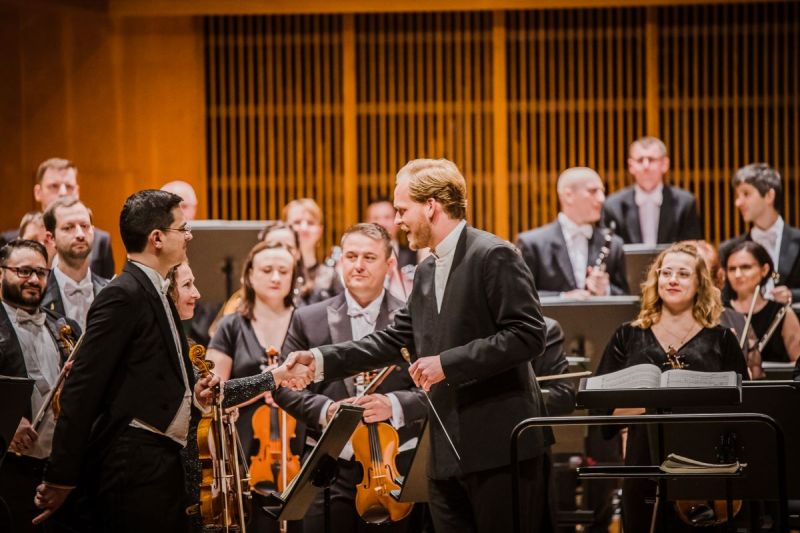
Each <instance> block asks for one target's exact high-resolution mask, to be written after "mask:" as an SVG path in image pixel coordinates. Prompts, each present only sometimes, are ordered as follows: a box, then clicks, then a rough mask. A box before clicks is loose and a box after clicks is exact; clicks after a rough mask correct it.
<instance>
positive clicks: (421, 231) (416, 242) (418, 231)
mask: <svg viewBox="0 0 800 533" xmlns="http://www.w3.org/2000/svg"><path fill="white" fill-rule="evenodd" d="M409 229H410V228H409ZM430 242H431V225H430V223H429V222H428V221H427V220H425V219H424V218H423V219H420V220H419V225H418V226H417V227H416V228H414V231H413V232H410V233H409V234H408V247H409V248H411V249H412V250H414V251H417V250H421V249H423V248H427V247H428V246H430Z"/></svg>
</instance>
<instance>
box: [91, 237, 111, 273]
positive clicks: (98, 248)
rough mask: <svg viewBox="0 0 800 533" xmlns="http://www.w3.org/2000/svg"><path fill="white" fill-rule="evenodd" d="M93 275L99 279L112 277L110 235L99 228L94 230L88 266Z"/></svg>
mask: <svg viewBox="0 0 800 533" xmlns="http://www.w3.org/2000/svg"><path fill="white" fill-rule="evenodd" d="M89 268H91V269H92V273H93V274H97V275H98V276H100V277H101V278H105V279H111V278H113V277H114V274H116V272H114V252H112V251H111V235H109V234H108V232H107V231H103V230H101V229H100V228H94V242H93V243H92V262H91V264H90V265H89Z"/></svg>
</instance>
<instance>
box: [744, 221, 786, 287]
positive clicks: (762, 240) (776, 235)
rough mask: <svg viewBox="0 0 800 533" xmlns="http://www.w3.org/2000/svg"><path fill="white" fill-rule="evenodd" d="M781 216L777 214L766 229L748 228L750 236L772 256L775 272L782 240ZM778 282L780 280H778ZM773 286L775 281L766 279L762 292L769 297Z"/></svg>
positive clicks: (782, 223)
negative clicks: (776, 217) (775, 218)
mask: <svg viewBox="0 0 800 533" xmlns="http://www.w3.org/2000/svg"><path fill="white" fill-rule="evenodd" d="M783 225H784V222H783V217H782V216H780V215H778V219H777V220H776V221H775V222H774V223H773V224H772V226H770V227H768V228H767V229H761V228H758V227H756V226H753V227H752V228H750V238H751V239H753V241H754V242H757V243H758V244H760V245H761V246H763V247H764V249H765V250H766V251H767V253H769V256H770V257H771V258H772V265H773V266H774V269H775V272H777V271H778V261H780V258H781V241H782V240H783ZM778 283H780V281H778ZM774 288H775V282H774V281H773V279H772V278H770V279H768V280H767V283H766V284H765V285H764V289H765V290H764V294H765V296H767V297H769V296H770V295H771V294H772V289H774Z"/></svg>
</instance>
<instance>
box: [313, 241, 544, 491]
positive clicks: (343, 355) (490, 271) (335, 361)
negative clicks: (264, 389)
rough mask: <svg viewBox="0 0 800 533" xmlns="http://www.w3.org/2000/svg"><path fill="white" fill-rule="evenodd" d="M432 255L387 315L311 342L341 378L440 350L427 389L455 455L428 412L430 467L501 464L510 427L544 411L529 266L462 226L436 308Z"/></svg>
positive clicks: (436, 470) (506, 460)
mask: <svg viewBox="0 0 800 533" xmlns="http://www.w3.org/2000/svg"><path fill="white" fill-rule="evenodd" d="M434 271H435V264H434V258H433V257H429V258H427V259H426V260H425V261H423V262H422V263H421V264H419V265H418V266H417V271H416V275H415V281H414V288H413V290H412V291H411V296H410V297H409V300H408V302H407V304H406V307H404V308H403V309H401V310H400V311H398V312H397V314H396V315H395V318H394V322H393V323H392V325H391V326H389V327H388V328H387V329H385V330H383V331H377V332H375V333H373V334H371V335H368V336H367V337H364V338H363V339H361V340H360V341H350V342H345V343H340V344H336V345H333V346H324V347H321V348H320V351H321V352H322V354H323V356H324V369H323V371H324V375H325V379H332V378H340V377H343V376H348V375H352V374H355V373H357V372H360V371H363V370H368V369H371V368H382V367H384V366H386V365H387V364H390V363H392V364H399V363H401V362H402V361H403V359H402V358H401V355H400V348H402V347H404V346H405V347H407V348H408V350H409V351H410V352H411V354H412V357H413V358H415V359H416V358H417V357H418V356H428V355H437V354H438V355H440V356H441V362H442V367H443V369H444V373H445V376H446V377H445V380H444V381H443V382H441V383H437V384H436V385H434V386H433V387H432V388H431V392H430V397H431V399H432V401H433V403H434V405H435V406H436V410H437V412H438V413H439V415H441V417H442V419H443V422H444V424H445V426H446V427H447V432H448V434H449V435H450V436H451V437H452V438H453V440H454V442H455V446H456V447H457V449H458V450H459V454H460V456H461V463H460V464H459V463H458V461H457V460H456V458H455V455H454V454H453V453H452V451H451V450H450V447H449V445H448V444H447V440H446V438H445V436H444V434H443V432H442V430H441V427H440V426H439V424H438V422H436V421H435V417H434V416H433V415H432V414H431V415H429V416H428V419H429V420H430V421H431V422H430V428H431V449H432V451H431V453H432V457H431V460H430V461H428V467H429V471H428V474H429V476H431V477H433V478H435V479H446V478H449V477H451V476H457V475H461V474H467V473H472V472H478V471H484V470H489V469H492V468H496V467H501V466H506V465H508V464H510V436H511V431H512V430H513V429H514V426H515V425H516V424H517V423H519V422H520V421H521V420H524V419H526V418H529V417H533V416H540V415H542V413H543V412H544V408H543V400H542V395H541V391H540V390H539V387H538V385H537V383H536V381H535V380H534V379H533V370H532V368H531V364H530V363H531V361H532V360H534V359H535V358H537V357H539V356H540V355H541V354H542V351H543V349H544V322H543V320H542V314H541V310H540V306H539V299H538V297H537V295H536V289H535V288H534V285H533V278H532V276H531V273H530V271H529V270H528V269H527V268H526V267H525V264H524V263H523V261H522V258H521V257H520V256H519V255H518V254H517V252H516V251H515V250H514V248H513V247H511V246H509V244H508V243H507V242H506V241H503V240H501V239H499V238H498V237H496V236H495V235H492V234H490V233H486V232H484V231H480V230H477V229H474V228H471V227H466V228H465V229H464V230H463V232H462V233H461V236H460V238H459V240H458V245H457V246H456V249H455V251H454V256H453V264H452V268H451V270H450V275H449V277H448V280H447V286H446V287H445V290H444V297H443V300H442V308H441V311H439V310H437V306H436V293H435V290H434ZM525 435H526V438H523V439H522V445H521V448H520V449H521V450H522V452H521V454H520V458H521V459H527V458H532V457H536V456H538V455H540V454H542V453H544V452H545V451H546V449H547V446H549V444H551V442H552V434H551V433H549V432H547V431H539V430H533V431H531V432H530V434H527V433H526V434H525Z"/></svg>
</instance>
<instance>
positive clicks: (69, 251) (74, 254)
mask: <svg viewBox="0 0 800 533" xmlns="http://www.w3.org/2000/svg"><path fill="white" fill-rule="evenodd" d="M76 244H77V243H76ZM84 244H86V247H85V248H83V249H79V248H78V247H77V246H74V245H72V244H70V245H68V246H65V247H64V248H59V247H58V246H56V253H58V255H60V256H61V257H62V258H63V259H64V260H65V261H66V262H67V263H69V264H70V265H74V266H77V265H80V264H81V263H82V262H83V261H84V260H85V259H86V258H87V257H89V255H90V254H91V253H92V244H91V243H90V242H85V243H84Z"/></svg>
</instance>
